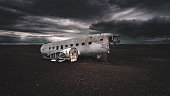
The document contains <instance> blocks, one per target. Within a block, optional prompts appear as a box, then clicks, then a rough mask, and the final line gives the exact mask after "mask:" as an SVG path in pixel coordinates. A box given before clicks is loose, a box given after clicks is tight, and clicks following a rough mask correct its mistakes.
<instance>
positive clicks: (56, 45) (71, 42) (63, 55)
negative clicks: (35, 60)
mask: <svg viewBox="0 0 170 96" xmlns="http://www.w3.org/2000/svg"><path fill="white" fill-rule="evenodd" d="M118 37H119V35H118V34H111V33H103V34H95V35H89V36H83V37H80V38H73V39H68V40H63V41H57V42H52V43H47V44H44V45H42V46H41V48H40V51H41V54H42V56H43V58H46V59H51V61H58V62H63V61H65V60H70V61H71V62H74V61H77V58H78V55H87V56H93V55H94V56H97V58H100V57H101V56H100V55H102V54H107V53H109V50H110V45H118V44H119V42H120V41H119V40H118Z"/></svg>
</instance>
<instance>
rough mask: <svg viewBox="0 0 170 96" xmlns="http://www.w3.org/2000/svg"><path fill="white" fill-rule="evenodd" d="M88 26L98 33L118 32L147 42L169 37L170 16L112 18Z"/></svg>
mask: <svg viewBox="0 0 170 96" xmlns="http://www.w3.org/2000/svg"><path fill="white" fill-rule="evenodd" d="M89 28H90V29H92V30H97V31H98V32H99V33H100V32H110V33H119V34H121V35H122V36H126V37H128V39H130V38H131V39H137V40H140V42H141V41H142V40H143V41H144V40H146V41H148V42H152V41H153V42H156V41H161V40H164V41H165V40H169V38H170V18H154V19H150V20H148V21H141V20H121V21H116V20H113V21H109V22H99V23H94V24H92V25H91V26H90V27H89ZM152 39H153V40H152Z"/></svg>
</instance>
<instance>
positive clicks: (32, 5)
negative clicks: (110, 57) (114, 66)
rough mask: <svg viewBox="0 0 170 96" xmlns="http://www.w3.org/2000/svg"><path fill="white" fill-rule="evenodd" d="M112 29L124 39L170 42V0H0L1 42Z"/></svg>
mask: <svg viewBox="0 0 170 96" xmlns="http://www.w3.org/2000/svg"><path fill="white" fill-rule="evenodd" d="M127 25H128V26H127ZM108 32H109V33H118V34H120V37H121V38H120V40H121V43H144V44H146V43H170V0H0V44H5V43H10V44H11V43H13V44H16V43H20V44H22V43H28V44H31V43H45V42H54V41H59V40H65V39H70V38H75V37H80V36H84V35H89V34H95V33H108Z"/></svg>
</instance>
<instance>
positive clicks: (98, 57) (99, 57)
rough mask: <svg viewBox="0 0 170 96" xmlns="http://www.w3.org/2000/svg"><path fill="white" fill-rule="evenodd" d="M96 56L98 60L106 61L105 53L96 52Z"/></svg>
mask: <svg viewBox="0 0 170 96" xmlns="http://www.w3.org/2000/svg"><path fill="white" fill-rule="evenodd" d="M96 58H97V59H98V60H99V61H102V62H103V61H104V62H106V63H107V54H98V55H97V56H96Z"/></svg>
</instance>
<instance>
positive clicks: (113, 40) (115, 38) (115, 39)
mask: <svg viewBox="0 0 170 96" xmlns="http://www.w3.org/2000/svg"><path fill="white" fill-rule="evenodd" d="M119 37H120V36H119V35H118V34H117V35H114V36H109V37H108V40H109V44H110V45H113V46H117V45H119V43H120V40H119Z"/></svg>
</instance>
